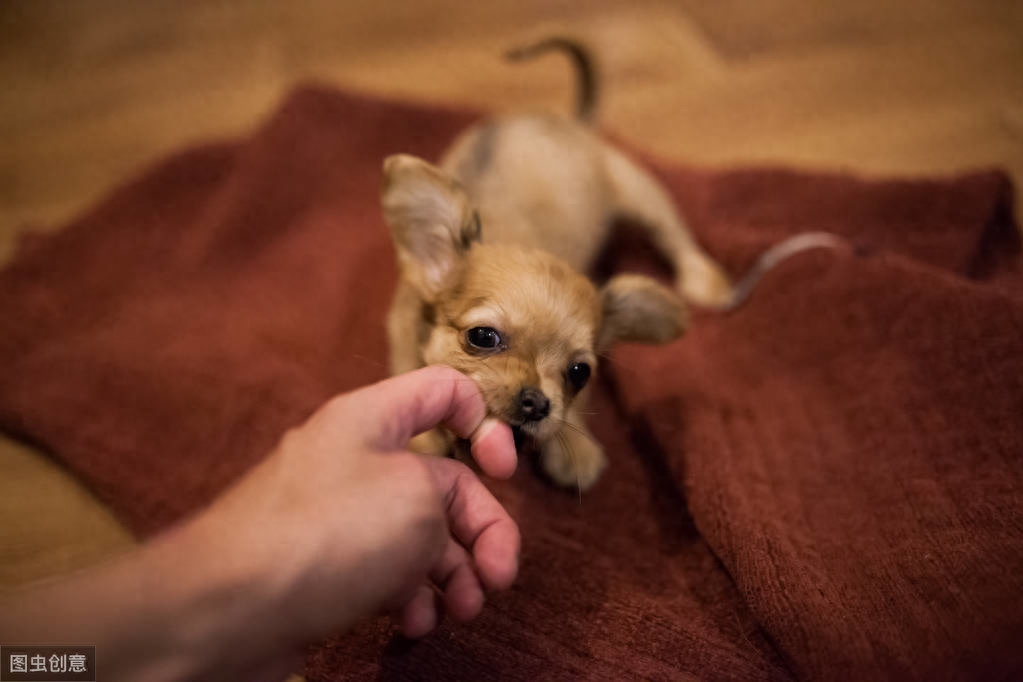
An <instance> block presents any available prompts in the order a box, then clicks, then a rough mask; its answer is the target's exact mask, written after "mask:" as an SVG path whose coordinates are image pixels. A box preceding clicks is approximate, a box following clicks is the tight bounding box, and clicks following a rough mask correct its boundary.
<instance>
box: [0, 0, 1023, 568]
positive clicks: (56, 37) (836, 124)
mask: <svg viewBox="0 0 1023 682" xmlns="http://www.w3.org/2000/svg"><path fill="white" fill-rule="evenodd" d="M553 32H558V33H566V34H571V35H575V36H579V37H581V38H584V39H586V40H588V41H589V42H590V44H591V45H592V46H593V47H594V49H595V51H596V52H597V54H598V56H599V58H600V60H601V64H602V66H603V73H604V91H605V93H606V97H605V99H604V104H603V107H602V112H601V116H600V118H601V120H602V123H603V124H604V125H605V126H607V127H609V128H611V129H614V130H615V131H617V132H618V133H620V134H622V135H624V136H626V137H628V138H631V139H632V140H635V141H636V142H637V143H639V144H641V145H643V146H645V147H646V148H648V149H650V150H652V151H656V152H657V153H659V154H660V155H661V156H664V157H668V158H676V159H683V160H687V161H698V162H704V163H712V164H739V163H751V162H763V161H772V162H779V163H786V164H794V165H799V166H806V167H825V168H836V167H840V168H849V169H855V170H857V171H862V172H867V173H950V172H954V171H957V170H963V169H968V168H973V167H977V166H987V165H992V164H994V165H999V166H1002V167H1004V168H1007V169H1008V170H1009V171H1010V172H1011V173H1012V174H1013V176H1014V178H1015V180H1016V182H1017V183H1020V182H1021V181H1023V2H1019V1H1018V0H1004V1H997V0H901V1H899V2H891V1H889V0H862V1H861V2H841V3H840V2H825V1H824V0H756V1H749V2H738V1H737V0H718V1H717V2H701V1H699V0H674V1H672V2H667V1H665V2H655V1H643V2H640V1H637V0H630V1H629V2H622V1H619V2H611V1H610V0H590V1H588V2H582V1H580V0H574V1H568V0H485V1H484V2H475V3H472V2H464V1H457V2H456V1H455V0H436V1H432V2H425V1H418V0H417V1H416V2H380V1H378V2H367V1H365V0H353V1H350V2H343V1H340V0H337V1H335V0H330V1H328V0H295V1H292V2H280V1H279V0H275V1H273V2H270V1H251V0H250V1H247V2H236V1H234V0H231V1H226V0H202V1H201V2H200V1H198V0H195V1H184V0H147V1H146V2H137V1H134V0H133V1H128V0H120V1H118V0H90V1H89V2H73V1H71V0H5V1H4V2H2V3H0V85H2V89H0V260H2V259H3V258H4V257H6V256H7V255H8V254H9V252H10V249H11V247H12V245H13V240H14V235H15V234H16V232H17V231H18V230H19V229H21V228H22V227H23V226H25V225H32V226H35V227H36V228H40V229H41V228H44V227H45V226H47V225H53V224H54V223H56V222H57V221H60V220H62V219H64V218H66V217H68V216H69V215H72V214H73V213H74V212H75V211H77V210H79V209H81V208H82V207H83V206H86V205H87V204H89V203H90V202H92V201H94V200H95V199H96V198H97V197H98V196H100V195H101V194H102V193H103V192H104V191H105V190H106V189H107V188H108V187H110V185H111V184H112V183H115V182H118V181H119V180H121V179H123V178H124V177H126V176H127V175H129V174H130V173H132V172H133V171H134V170H136V169H137V168H139V166H140V165H142V164H145V163H147V162H149V161H151V160H152V159H154V158H156V157H158V156H160V155H161V154H164V153H165V152H167V151H169V150H171V149H174V148H176V147H178V146H180V145H182V144H187V143H189V142H192V141H195V140H199V139H203V138H208V137H211V136H224V135H239V134H244V133H245V132H246V131H247V130H249V129H251V128H252V126H253V125H255V124H256V123H257V122H258V121H259V120H260V119H261V118H263V117H265V116H266V115H267V114H268V112H270V111H271V110H272V109H273V107H274V105H275V103H277V102H278V101H279V100H280V98H281V96H282V94H283V93H284V92H285V91H287V90H288V88H289V87H291V86H292V85H293V84H294V83H296V82H297V81H301V80H305V79H317V80H320V81H326V82H329V83H335V84H337V85H338V86H341V87H349V88H357V89H361V90H365V91H371V92H379V93H385V94H389V95H398V96H402V97H408V98H413V99H419V100H425V101H433V102H445V103H454V104H465V105H470V106H473V107H478V108H481V109H495V110H501V109H508V108H512V107H516V106H523V105H525V106H531V107H532V106H536V107H561V108H565V107H567V106H568V103H569V101H570V99H571V95H570V87H571V80H570V74H569V70H568V68H567V67H566V66H565V64H563V63H562V62H560V61H558V60H557V59H555V58H547V59H543V60H540V61H537V62H535V63H532V64H530V65H523V66H516V67H511V66H509V65H507V64H505V63H503V62H502V61H501V60H500V59H499V54H500V53H501V51H502V50H503V49H504V48H506V47H509V46H512V45H516V44H519V43H522V42H525V41H527V40H530V39H532V38H536V37H540V36H543V35H546V34H549V33H553ZM0 314H3V311H0ZM128 542H129V540H128V537H127V535H126V534H125V533H124V532H123V531H122V530H121V529H120V528H119V527H118V526H117V524H116V523H115V522H114V521H113V520H112V519H111V518H110V516H109V515H108V514H107V513H106V512H105V511H104V510H103V509H102V507H100V506H99V505H98V504H96V503H95V502H94V501H93V500H92V498H91V497H90V496H89V495H88V494H87V493H85V492H84V491H82V490H81V489H80V488H78V487H77V486H76V485H75V484H74V483H73V482H71V481H70V479H69V478H68V477H66V476H65V475H64V474H63V473H62V472H61V470H60V469H59V468H57V467H56V466H54V465H52V464H50V463H49V462H48V460H46V459H44V458H42V457H41V456H39V455H38V454H37V453H33V452H32V451H30V450H29V449H28V448H25V447H22V446H16V445H13V444H11V443H9V442H3V443H0V556H2V557H3V560H2V561H0V585H3V584H13V583H17V582H21V581H24V580H26V579H29V578H32V577H36V576H40V575H45V574H48V573H54V572H59V571H62V570H66V569H67V568H69V567H73V566H77V565H80V564H82V563H86V562H89V561H92V560H94V559H95V558H96V557H98V556H101V555H103V554H106V553H109V552H111V551H115V550H116V549H118V548H123V547H125V546H127V545H128Z"/></svg>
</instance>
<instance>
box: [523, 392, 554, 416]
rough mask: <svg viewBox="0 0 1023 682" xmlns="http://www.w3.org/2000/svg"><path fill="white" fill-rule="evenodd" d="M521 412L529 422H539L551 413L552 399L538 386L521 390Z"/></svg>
mask: <svg viewBox="0 0 1023 682" xmlns="http://www.w3.org/2000/svg"><path fill="white" fill-rule="evenodd" d="M519 413H520V414H521V415H522V418H523V419H524V420H526V421H527V422H538V421H540V420H541V419H543V418H544V417H546V416H547V415H549V414H550V413H551V401H550V400H548V399H547V396H545V395H544V394H543V391H541V390H540V389H538V388H524V389H522V390H521V391H519Z"/></svg>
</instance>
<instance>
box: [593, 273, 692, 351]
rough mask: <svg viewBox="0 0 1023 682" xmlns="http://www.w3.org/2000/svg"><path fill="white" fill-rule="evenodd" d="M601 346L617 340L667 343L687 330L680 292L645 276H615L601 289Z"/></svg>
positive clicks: (686, 319)
mask: <svg viewBox="0 0 1023 682" xmlns="http://www.w3.org/2000/svg"><path fill="white" fill-rule="evenodd" d="M600 294H601V304H602V307H603V322H602V324H601V327H600V335H599V337H598V343H597V345H598V347H599V348H600V349H606V348H608V347H609V346H610V345H611V344H613V343H615V342H617V341H640V342H643V343H667V342H668V341H672V340H673V339H677V338H678V337H679V336H681V335H682V332H683V331H685V328H686V325H687V324H688V322H689V315H688V313H687V311H686V307H685V304H684V303H683V302H682V299H681V298H680V297H679V295H678V294H677V293H675V292H674V291H673V290H671V289H669V288H668V287H666V286H662V285H661V284H658V283H657V282H655V281H654V280H652V279H650V278H649V277H643V276H642V275H618V276H617V277H612V278H611V280H610V281H608V283H607V284H605V285H604V288H603V289H601V292H600Z"/></svg>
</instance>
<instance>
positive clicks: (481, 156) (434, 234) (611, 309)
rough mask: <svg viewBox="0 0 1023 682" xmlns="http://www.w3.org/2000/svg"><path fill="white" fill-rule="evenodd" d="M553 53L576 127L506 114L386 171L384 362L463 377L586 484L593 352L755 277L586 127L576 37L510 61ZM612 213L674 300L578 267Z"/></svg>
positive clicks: (588, 105)
mask: <svg viewBox="0 0 1023 682" xmlns="http://www.w3.org/2000/svg"><path fill="white" fill-rule="evenodd" d="M550 50H561V51H564V52H566V53H567V54H568V55H569V56H570V57H571V58H572V60H573V61H574V63H575V65H576V72H577V76H578V81H579V84H580V88H579V99H578V106H577V115H576V117H575V118H574V119H570V118H566V117H560V116H556V115H551V114H518V115H510V116H502V117H498V118H496V119H493V120H488V121H484V122H482V123H480V124H477V125H476V126H474V127H472V128H470V129H469V130H467V131H466V132H465V133H463V134H462V135H461V136H460V137H459V138H458V139H457V140H456V141H455V142H454V144H453V145H452V146H451V148H450V149H449V150H448V152H447V153H446V154H445V155H444V157H443V159H442V160H441V162H440V164H439V166H434V165H432V164H430V163H428V162H426V161H424V160H422V159H418V158H415V157H412V156H407V155H396V156H391V157H389V158H388V159H386V161H385V162H384V181H383V190H382V205H383V214H384V218H385V221H386V223H387V224H388V226H389V227H390V229H391V231H392V236H393V239H394V245H395V249H396V252H397V256H398V261H399V266H400V272H401V279H400V282H399V284H398V289H397V292H396V294H395V297H394V301H393V304H392V307H391V310H390V314H389V317H388V333H389V339H390V362H391V371H392V372H393V373H395V374H397V373H401V372H406V371H410V370H413V369H416V368H419V367H422V366H424V365H427V364H434V363H443V364H447V365H451V366H452V367H454V368H455V369H457V370H459V371H461V372H462V373H463V374H465V375H466V376H468V377H469V378H470V379H472V380H473V381H474V382H476V384H477V385H478V386H479V388H480V390H481V392H482V394H483V397H484V399H485V401H486V404H487V408H488V411H489V412H490V414H491V415H492V416H494V417H497V418H499V419H501V420H503V421H505V422H507V423H508V424H509V425H511V426H512V427H513V430H514V432H515V434H516V441H517V443H519V444H520V445H524V446H526V447H528V448H529V449H531V450H535V451H537V452H538V453H539V456H540V464H541V467H542V469H543V470H544V471H545V472H546V473H547V475H549V476H550V478H551V479H553V481H554V482H556V483H558V484H560V485H563V486H574V487H578V488H579V490H580V491H581V490H585V489H587V488H589V487H590V486H592V485H593V484H594V483H595V482H596V481H597V479H598V477H599V476H600V474H601V472H602V471H603V469H604V468H605V466H606V462H607V460H606V457H605V455H604V452H603V449H602V448H601V447H600V445H599V444H598V443H597V441H596V440H595V439H594V437H593V436H592V435H591V434H590V433H589V431H588V429H587V427H586V423H585V419H584V418H583V414H584V413H585V404H586V394H587V386H588V385H589V384H590V383H591V382H592V380H593V377H594V376H595V374H596V370H597V367H598V361H597V358H598V357H599V356H600V355H601V354H603V353H605V352H606V351H607V349H608V348H609V347H610V346H611V345H612V344H614V343H616V342H619V341H634V342H637V341H638V342H645V343H666V342H668V341H671V340H673V339H675V338H677V337H679V336H680V335H681V334H682V332H683V331H684V330H685V328H686V321H687V315H686V307H685V304H684V302H683V301H684V300H687V301H689V302H692V303H694V304H697V305H700V306H705V307H709V308H715V309H728V308H730V307H734V306H735V305H736V304H737V303H738V302H739V301H740V300H741V299H742V298H743V297H744V296H745V295H746V294H747V293H748V291H749V290H750V289H751V288H752V283H751V281H748V280H750V278H747V280H744V282H743V283H742V284H741V285H740V286H738V287H733V286H732V284H731V283H730V282H729V279H728V277H727V276H726V275H725V274H724V272H723V271H722V269H721V268H720V266H718V265H717V263H715V262H714V261H713V260H712V259H711V258H710V257H709V256H708V255H707V254H706V253H705V252H704V251H703V250H702V249H701V248H700V246H699V245H698V244H697V243H696V241H695V240H694V239H693V237H692V235H691V234H690V233H689V230H688V229H687V228H686V226H685V224H684V223H683V221H682V219H681V217H680V216H679V214H678V213H677V211H676V210H675V207H674V205H673V203H672V201H671V198H670V197H669V195H668V193H667V192H666V191H665V190H664V188H662V187H661V186H660V185H659V184H658V183H657V181H656V180H655V179H654V178H653V177H652V176H651V174H650V173H648V172H647V171H645V170H644V169H642V168H641V167H640V166H638V165H637V164H636V163H634V162H633V161H631V160H630V159H629V158H628V157H626V156H625V155H624V154H623V153H622V152H620V151H619V150H617V149H615V148H613V147H611V146H610V145H608V144H607V143H606V142H605V141H603V140H602V139H601V138H600V137H598V136H597V135H596V134H594V132H593V131H592V130H591V129H590V127H589V126H588V125H587V122H588V121H589V120H590V119H591V118H592V115H593V112H594V106H595V102H596V89H595V82H596V79H595V74H594V69H593V65H592V61H591V60H590V58H589V56H588V54H587V52H586V51H585V50H584V49H583V48H582V47H581V46H580V45H579V44H577V43H575V42H573V41H570V40H565V39H550V40H546V41H543V42H540V43H537V44H535V45H532V46H530V47H527V48H524V49H520V50H516V51H514V52H512V53H510V54H509V57H510V58H511V59H513V60H518V59H525V58H529V57H532V56H534V55H537V54H540V53H542V52H546V51H550ZM617 218H628V219H630V220H632V221H633V222H635V223H637V224H639V225H642V226H644V228H645V229H646V230H647V233H648V236H649V237H650V239H651V241H652V242H653V244H654V245H655V246H656V247H657V248H658V249H659V250H660V251H661V252H662V253H663V254H664V256H665V257H666V258H667V259H668V261H669V262H670V263H671V264H672V265H673V266H674V269H675V272H676V275H677V278H678V284H677V291H676V290H672V289H669V288H667V287H665V286H663V285H661V284H659V283H658V282H656V281H654V280H652V279H650V278H648V277H644V276H639V275H632V274H624V275H618V276H616V277H613V278H611V279H610V280H609V281H608V282H607V283H605V284H603V285H602V286H599V287H598V286H597V285H595V284H594V283H593V282H592V281H591V280H590V279H589V278H588V277H587V276H586V275H585V274H584V273H587V272H589V271H590V270H591V268H592V266H593V265H594V260H595V259H596V258H597V256H598V255H599V253H600V251H601V249H602V247H603V246H604V244H605V242H606V240H607V238H608V237H609V234H610V230H611V227H612V224H613V223H614V221H615V220H616V219H617ZM804 248H805V247H804ZM797 250H798V249H797ZM783 251H784V249H783ZM790 251H791V249H790ZM785 255H787V252H786V253H781V252H779V253H775V254H773V258H774V259H775V260H778V259H780V258H782V257H784V256H785ZM765 258H766V262H765ZM771 258H772V256H771V255H770V254H768V255H765V257H762V258H761V260H760V262H758V264H757V267H756V268H754V270H755V271H758V274H757V275H756V277H755V278H758V277H759V275H760V274H762V273H763V271H764V270H766V269H767V268H769V267H770V265H771V262H773V261H772V260H771ZM758 269H759V270H758ZM755 278H754V279H755ZM453 445H454V443H453V442H452V439H451V437H450V435H449V434H447V433H445V432H442V431H440V430H434V431H431V432H428V433H425V434H422V435H421V436H418V437H417V438H416V439H415V440H414V441H413V443H412V447H413V449H416V450H417V451H420V452H424V453H432V454H438V455H443V454H446V453H449V452H450V451H451V450H452V447H453Z"/></svg>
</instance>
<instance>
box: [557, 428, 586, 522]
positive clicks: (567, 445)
mask: <svg viewBox="0 0 1023 682" xmlns="http://www.w3.org/2000/svg"><path fill="white" fill-rule="evenodd" d="M554 437H555V438H557V440H558V443H559V444H560V445H561V448H562V449H563V450H564V451H565V454H567V455H568V459H569V461H570V462H572V470H573V471H574V472H575V490H576V494H577V495H578V497H579V506H580V507H581V506H583V484H582V481H581V480H580V479H579V465H578V464H577V463H576V460H575V451H574V450H572V443H571V441H569V439H568V438H566V437H565V434H563V433H562V432H561V431H558V432H557V433H555V434H554Z"/></svg>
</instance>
